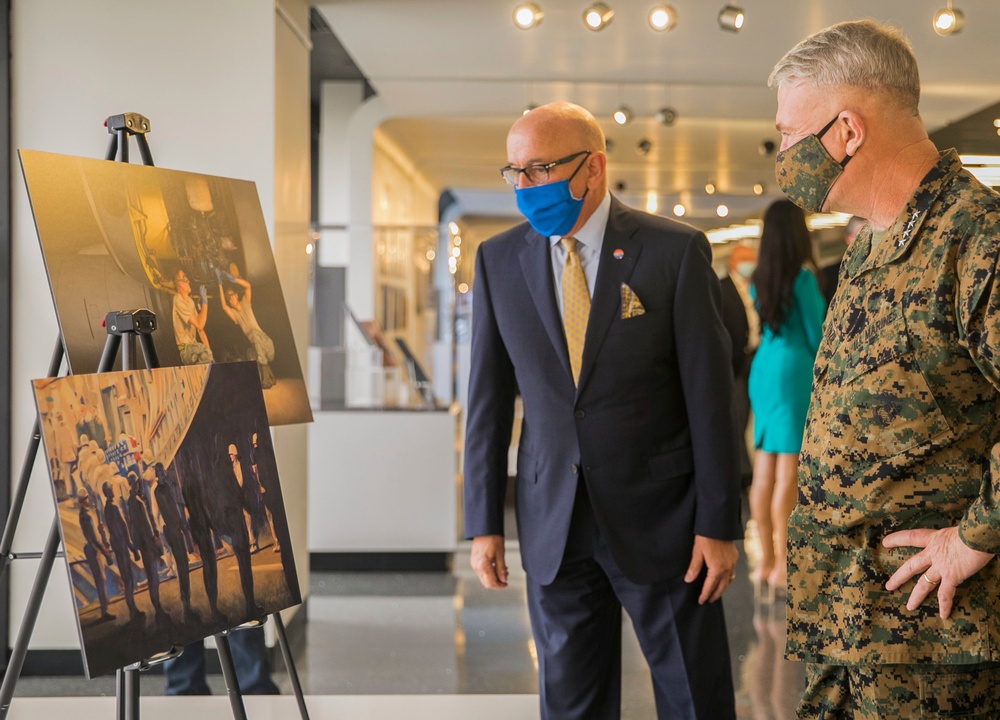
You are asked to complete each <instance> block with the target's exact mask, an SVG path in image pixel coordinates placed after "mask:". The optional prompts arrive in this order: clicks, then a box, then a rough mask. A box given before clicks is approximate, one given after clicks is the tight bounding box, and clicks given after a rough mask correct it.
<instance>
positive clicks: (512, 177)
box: [500, 150, 590, 185]
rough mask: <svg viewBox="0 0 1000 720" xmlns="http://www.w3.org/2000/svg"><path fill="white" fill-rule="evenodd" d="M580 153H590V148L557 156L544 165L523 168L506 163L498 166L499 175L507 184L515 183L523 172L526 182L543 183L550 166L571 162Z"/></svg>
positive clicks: (545, 181) (547, 178)
mask: <svg viewBox="0 0 1000 720" xmlns="http://www.w3.org/2000/svg"><path fill="white" fill-rule="evenodd" d="M581 155H590V150H581V151H580V152H576V153H573V154H572V155H567V156H566V157H564V158H559V159H558V160H553V161H552V162H550V163H545V164H544V165H529V166H528V167H523V168H519V167H514V166H513V165H507V166H506V167H502V168H500V176H501V177H502V178H503V179H504V180H506V181H507V184H508V185H517V181H518V179H519V177H520V175H521V173H524V175H525V176H526V177H527V178H528V182H530V183H531V184H532V185H544V184H545V183H547V182H548V181H549V171H550V170H552V168H554V167H558V166H559V165H565V164H566V163H568V162H572V161H573V160H575V159H576V158H578V157H580V156H581Z"/></svg>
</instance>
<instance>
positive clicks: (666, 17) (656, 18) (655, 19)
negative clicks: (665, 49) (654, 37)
mask: <svg viewBox="0 0 1000 720" xmlns="http://www.w3.org/2000/svg"><path fill="white" fill-rule="evenodd" d="M675 25H677V10H675V9H674V6H673V5H654V6H653V7H652V9H651V10H650V11H649V26H650V27H651V28H653V29H654V30H656V32H665V31H667V30H672V29H673V28H674V26H675Z"/></svg>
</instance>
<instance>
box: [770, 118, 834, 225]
mask: <svg viewBox="0 0 1000 720" xmlns="http://www.w3.org/2000/svg"><path fill="white" fill-rule="evenodd" d="M829 127H830V126H829V125H827V126H826V127H825V128H823V130H821V131H820V133H819V134H818V135H806V136H805V137H804V138H802V139H801V140H799V141H798V142H797V143H795V144H794V145H792V146H791V147H790V148H788V149H787V150H782V151H781V152H779V153H778V154H777V156H776V157H775V161H774V179H775V180H776V181H777V183H778V187H780V188H781V191H782V192H783V193H784V194H785V197H787V198H788V199H789V200H791V201H792V202H793V203H795V204H796V205H798V206H799V207H800V208H802V209H803V210H811V211H813V212H820V211H821V210H822V209H823V203H824V202H826V196H827V195H829V194H830V188H831V187H833V183H834V182H835V181H836V180H837V178H838V177H840V174H841V173H842V172H844V166H843V165H842V164H841V163H839V162H837V161H836V160H834V159H833V156H832V155H830V153H828V152H827V150H826V148H825V147H823V143H822V142H820V136H822V135H823V133H824V132H826V130H827V128H829ZM845 164H846V163H845Z"/></svg>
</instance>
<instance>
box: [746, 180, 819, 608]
mask: <svg viewBox="0 0 1000 720" xmlns="http://www.w3.org/2000/svg"><path fill="white" fill-rule="evenodd" d="M815 273H816V262H815V260H814V259H813V249H812V240H811V239H810V237H809V229H808V228H807V227H806V219H805V215H804V213H803V212H802V210H801V209H800V208H798V207H796V206H795V204H793V203H792V202H790V201H788V200H778V201H777V202H775V203H772V204H771V205H770V207H768V208H767V211H766V212H765V213H764V227H763V230H762V231H761V237H760V249H759V256H758V262H757V268H756V269H755V270H754V272H753V275H752V276H751V282H752V286H751V292H752V294H753V296H754V300H755V302H756V306H757V312H758V313H759V315H760V324H761V339H760V345H759V346H758V348H757V353H756V354H755V355H754V358H753V363H752V364H751V366H750V380H749V390H750V407H751V408H752V409H753V416H754V448H755V449H756V455H755V457H754V468H753V483H752V484H751V486H750V515H751V517H752V518H753V520H754V523H755V525H756V527H757V536H758V538H759V539H760V561H759V562H758V564H757V567H756V568H754V569H753V572H752V575H751V579H752V580H753V582H754V586H755V588H756V589H757V590H758V592H759V591H760V589H761V588H762V587H764V585H765V584H766V586H767V590H768V594H769V595H773V593H775V592H783V591H784V587H785V577H786V567H785V532H786V526H787V524H788V515H789V513H791V511H792V507H794V505H795V488H796V472H797V468H798V463H799V449H800V448H801V446H802V432H803V428H804V427H805V424H806V412H807V411H808V409H809V388H810V386H811V384H812V370H813V362H814V361H815V358H816V349H817V348H818V347H819V341H820V337H821V335H822V328H823V314H824V312H825V310H826V303H825V301H824V300H823V294H822V293H821V292H820V288H819V284H818V282H817V280H816V274H815Z"/></svg>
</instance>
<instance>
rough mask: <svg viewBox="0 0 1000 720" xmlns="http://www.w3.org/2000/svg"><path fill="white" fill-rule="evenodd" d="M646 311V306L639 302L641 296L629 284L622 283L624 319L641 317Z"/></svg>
mask: <svg viewBox="0 0 1000 720" xmlns="http://www.w3.org/2000/svg"><path fill="white" fill-rule="evenodd" d="M645 313H646V308H644V307H643V306H642V303H641V302H639V296H638V295H636V294H635V291H634V290H632V288H630V287H629V286H628V285H626V284H625V283H622V320H628V319H629V318H634V317H639V316H640V315H644V314H645Z"/></svg>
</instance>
